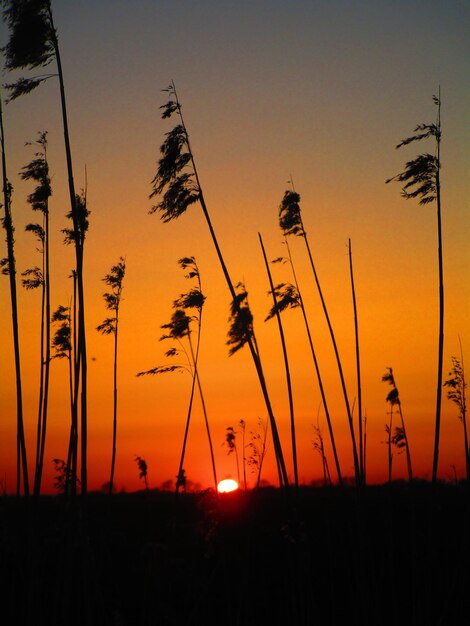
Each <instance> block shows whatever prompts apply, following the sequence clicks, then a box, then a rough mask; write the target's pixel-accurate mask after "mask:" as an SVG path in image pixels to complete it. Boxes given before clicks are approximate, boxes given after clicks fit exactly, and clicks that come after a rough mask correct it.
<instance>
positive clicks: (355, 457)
mask: <svg viewBox="0 0 470 626" xmlns="http://www.w3.org/2000/svg"><path fill="white" fill-rule="evenodd" d="M300 223H301V227H302V235H301V236H302V237H303V239H304V242H305V246H306V248H307V253H308V257H309V260H310V265H311V267H312V271H313V276H314V278H315V283H316V285H317V290H318V295H319V296H320V300H321V304H322V308H323V313H324V314H325V319H326V322H327V324H328V329H329V331H330V337H331V342H332V344H333V349H334V353H335V357H336V363H337V365H338V372H339V377H340V380H341V389H342V391H343V397H344V403H345V405H346V413H347V417H348V424H349V431H350V434H351V442H352V449H353V460H354V472H355V475H356V483H357V484H359V482H360V470H359V460H358V455H357V446H356V437H355V434H354V425H353V419H352V415H351V407H350V405H349V399H348V393H347V390H346V383H345V380H344V374H343V366H342V364H341V359H340V356H339V351H338V346H337V344H336V338H335V334H334V331H333V326H332V325H331V321H330V316H329V314H328V309H327V308H326V303H325V299H324V297H323V292H322V289H321V287H320V281H319V279H318V275H317V271H316V269H315V264H314V262H313V257H312V253H311V251H310V245H309V243H308V238H307V233H306V232H305V229H304V225H303V223H302V218H300Z"/></svg>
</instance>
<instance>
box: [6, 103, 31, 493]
mask: <svg viewBox="0 0 470 626" xmlns="http://www.w3.org/2000/svg"><path fill="white" fill-rule="evenodd" d="M0 142H1V150H2V180H3V210H4V217H3V219H2V226H3V228H4V229H5V232H6V239H7V257H6V258H5V259H2V261H1V267H2V273H3V274H6V275H8V278H9V283H10V300H11V322H12V329H13V345H14V352H15V382H16V494H17V495H18V496H19V495H20V485H21V479H22V477H23V492H24V494H25V496H28V495H29V477H28V459H27V453H26V439H25V433H24V419H23V390H22V381H21V356H20V337H19V324H18V298H17V290H16V259H15V238H14V232H15V229H14V226H13V217H12V214H11V196H12V191H13V188H12V186H11V184H10V181H9V180H8V177H7V162H6V149H5V133H4V128H3V111H2V102H1V99H0Z"/></svg>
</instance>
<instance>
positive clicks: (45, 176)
mask: <svg viewBox="0 0 470 626" xmlns="http://www.w3.org/2000/svg"><path fill="white" fill-rule="evenodd" d="M35 143H36V145H38V146H39V151H38V152H36V153H35V154H34V158H33V160H32V161H31V162H30V163H28V164H27V165H25V166H24V167H23V169H22V171H21V173H20V176H21V178H22V179H23V180H28V181H29V180H31V181H34V182H35V183H36V187H35V189H34V191H33V192H32V193H30V194H29V196H28V203H29V204H30V205H31V208H32V209H33V211H38V212H39V213H40V214H41V215H42V225H41V224H37V223H33V224H28V225H27V226H26V230H27V231H30V232H32V233H33V234H35V235H36V237H37V239H38V242H39V245H40V248H39V251H40V254H41V257H42V268H41V270H40V272H39V274H38V272H37V271H34V270H36V269H37V268H34V270H33V277H32V275H31V274H30V273H28V272H29V270H26V272H23V275H25V279H24V280H23V285H24V286H25V287H26V288H29V289H31V288H33V289H34V288H36V287H39V286H40V287H41V328H40V376H39V381H40V382H39V405H38V419H37V433H36V464H35V473H34V495H35V496H38V495H39V494H40V493H41V481H42V472H43V466H44V450H45V446H46V432H47V414H48V403H49V381H50V364H51V280H50V245H49V240H50V235H49V230H50V229H49V198H50V196H51V195H52V189H51V179H50V176H49V164H48V161H47V132H45V131H44V132H40V133H39V137H38V139H37V140H36V142H35Z"/></svg>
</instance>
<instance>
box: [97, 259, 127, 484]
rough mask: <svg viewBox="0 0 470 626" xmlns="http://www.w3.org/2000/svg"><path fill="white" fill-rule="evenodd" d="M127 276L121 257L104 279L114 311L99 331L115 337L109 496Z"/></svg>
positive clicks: (114, 451) (111, 480)
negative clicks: (122, 317)
mask: <svg viewBox="0 0 470 626" xmlns="http://www.w3.org/2000/svg"><path fill="white" fill-rule="evenodd" d="M125 274H126V262H125V260H124V258H123V257H119V261H118V262H117V264H116V265H113V266H112V268H111V271H110V273H109V274H106V276H105V277H104V278H103V281H104V282H105V284H106V285H107V286H108V287H110V288H111V291H110V292H106V293H104V294H103V298H104V301H105V303H106V308H107V309H108V310H109V311H112V314H113V315H112V317H107V318H106V319H105V320H104V321H103V322H102V323H101V324H100V325H99V326H98V327H97V329H96V330H97V331H98V332H100V333H102V334H104V335H113V336H114V366H113V444H112V454H111V471H110V477H109V495H111V494H112V493H113V485H114V468H115V465H116V439H117V405H118V389H117V374H118V333H119V307H120V304H121V298H122V283H123V280H124V276H125Z"/></svg>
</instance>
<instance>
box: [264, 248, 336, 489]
mask: <svg viewBox="0 0 470 626" xmlns="http://www.w3.org/2000/svg"><path fill="white" fill-rule="evenodd" d="M285 245H286V248H287V255H288V256H287V258H285V257H278V258H277V259H274V261H273V263H286V262H287V263H289V265H290V268H291V271H292V277H293V279H294V284H292V283H279V284H278V285H276V286H275V287H274V291H275V294H276V307H277V310H278V312H279V313H282V312H283V311H285V310H287V309H296V308H300V310H301V311H302V318H303V320H304V325H305V330H306V333H307V338H308V344H309V347H310V352H311V354H312V359H313V364H314V367H315V373H316V376H317V381H318V387H319V390H320V396H321V400H322V404H323V408H324V410H325V416H326V422H327V425H328V433H329V436H330V443H331V448H332V451H333V458H334V461H335V469H336V473H337V476H338V483H339V484H340V485H342V484H343V476H342V473H341V466H340V462H339V456H338V451H337V449H336V440H335V435H334V432H333V423H332V421H331V415H330V411H329V408H328V402H327V399H326V393H325V387H324V384H323V378H322V375H321V371H320V365H319V363H318V358H317V354H316V351H315V347H314V345H313V339H312V333H311V332H310V324H309V322H308V317H307V312H306V310H305V306H304V301H303V298H302V292H301V291H300V286H299V282H298V280H297V273H296V271H295V267H294V262H293V260H292V254H291V250H290V246H289V242H288V241H287V238H286V239H285ZM274 314H275V312H274V307H273V308H272V309H271V311H270V313H269V315H268V318H269V317H270V316H273V315H274Z"/></svg>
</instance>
